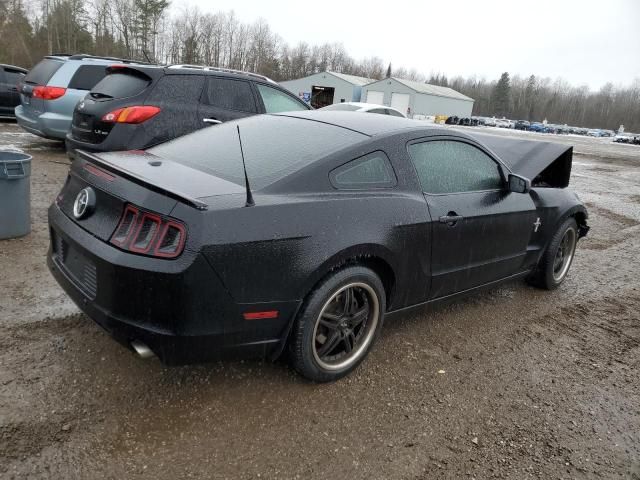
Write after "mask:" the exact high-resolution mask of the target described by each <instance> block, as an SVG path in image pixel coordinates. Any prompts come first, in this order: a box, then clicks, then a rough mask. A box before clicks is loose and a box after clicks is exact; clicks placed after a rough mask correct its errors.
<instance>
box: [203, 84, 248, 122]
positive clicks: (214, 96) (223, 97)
mask: <svg viewBox="0 0 640 480" xmlns="http://www.w3.org/2000/svg"><path fill="white" fill-rule="evenodd" d="M204 103H206V104H207V105H211V106H213V107H218V108H223V109H225V110H239V111H241V112H253V113H257V110H256V103H255V101H254V99H253V93H252V92H251V85H250V84H249V82H246V81H244V80H231V79H228V78H220V77H209V78H208V79H207V91H206V93H205V95H204Z"/></svg>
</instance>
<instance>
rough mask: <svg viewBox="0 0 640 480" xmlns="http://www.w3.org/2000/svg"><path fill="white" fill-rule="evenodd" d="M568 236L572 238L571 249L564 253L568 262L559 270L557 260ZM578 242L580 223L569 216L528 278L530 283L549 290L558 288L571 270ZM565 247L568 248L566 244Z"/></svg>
mask: <svg viewBox="0 0 640 480" xmlns="http://www.w3.org/2000/svg"><path fill="white" fill-rule="evenodd" d="M567 236H569V237H570V238H571V240H570V241H569V243H570V245H569V249H570V250H569V251H567V252H565V253H564V254H563V259H564V258H565V257H566V258H567V260H566V263H563V264H562V265H561V267H560V270H559V266H558V262H557V260H558V255H560V252H559V249H560V248H561V247H563V240H565V239H567V238H568V237H567ZM565 241H566V240H565ZM577 244H578V224H577V223H576V220H575V219H574V218H573V217H569V218H567V219H566V220H565V221H564V222H563V223H562V225H560V228H558V230H556V233H554V234H553V237H552V238H551V242H549V246H548V247H547V249H546V250H545V252H544V253H543V254H542V258H540V262H538V266H537V267H536V270H535V271H534V272H533V273H532V275H531V276H530V277H529V279H528V280H529V283H531V284H532V285H535V286H536V287H539V288H545V289H547V290H553V289H555V288H558V286H559V285H560V284H561V283H562V282H563V281H564V279H565V278H566V277H567V273H568V272H569V268H570V267H571V263H572V262H573V257H574V256H575V251H576V245H577ZM564 248H566V245H565V246H564ZM567 255H568V257H567Z"/></svg>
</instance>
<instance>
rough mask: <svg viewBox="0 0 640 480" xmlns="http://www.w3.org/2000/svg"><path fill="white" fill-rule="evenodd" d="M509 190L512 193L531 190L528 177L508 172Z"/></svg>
mask: <svg viewBox="0 0 640 480" xmlns="http://www.w3.org/2000/svg"><path fill="white" fill-rule="evenodd" d="M509 191H510V192H514V193H529V192H530V191H531V180H529V179H528V178H524V177H521V176H520V175H515V174H513V173H510V174H509Z"/></svg>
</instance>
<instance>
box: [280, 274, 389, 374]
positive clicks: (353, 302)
mask: <svg viewBox="0 0 640 480" xmlns="http://www.w3.org/2000/svg"><path fill="white" fill-rule="evenodd" d="M384 299H385V297H384V288H383V286H382V282H381V281H380V279H379V278H378V276H377V275H376V274H375V273H374V272H372V271H371V270H369V269H368V268H364V267H360V266H353V267H347V268H345V269H344V270H340V271H338V272H336V273H335V274H333V275H332V276H331V277H329V278H327V279H326V280H324V281H323V282H322V284H321V285H320V286H318V288H316V289H315V290H314V291H313V292H311V294H310V295H309V297H308V299H307V301H306V302H305V305H304V306H303V308H302V311H301V312H300V315H299V316H298V319H297V321H296V325H295V327H294V331H293V332H292V338H291V343H290V350H291V354H292V361H293V365H294V367H295V368H296V370H297V371H298V372H300V373H301V374H302V375H304V376H305V377H307V378H308V379H310V380H313V381H316V382H327V381H332V380H337V379H338V378H340V377H343V376H344V375H346V374H348V373H349V372H350V371H351V370H353V369H354V368H355V367H357V366H358V364H359V363H360V362H361V361H362V360H363V359H364V357H365V356H366V355H367V353H368V351H369V349H370V348H371V345H372V344H373V341H374V340H375V338H376V335H377V333H378V331H379V330H380V326H381V325H382V320H383V312H384V309H385V300H384Z"/></svg>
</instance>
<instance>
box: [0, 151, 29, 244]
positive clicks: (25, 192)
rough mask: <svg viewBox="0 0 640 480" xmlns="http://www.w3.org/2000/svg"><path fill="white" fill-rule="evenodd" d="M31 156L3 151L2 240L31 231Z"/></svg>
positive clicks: (0, 166)
mask: <svg viewBox="0 0 640 480" xmlns="http://www.w3.org/2000/svg"><path fill="white" fill-rule="evenodd" d="M30 180H31V155H27V154H26V153H19V152H7V151H0V240H1V239H4V238H13V237H21V236H23V235H26V234H27V233H29V232H30V231H31V183H30Z"/></svg>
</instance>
